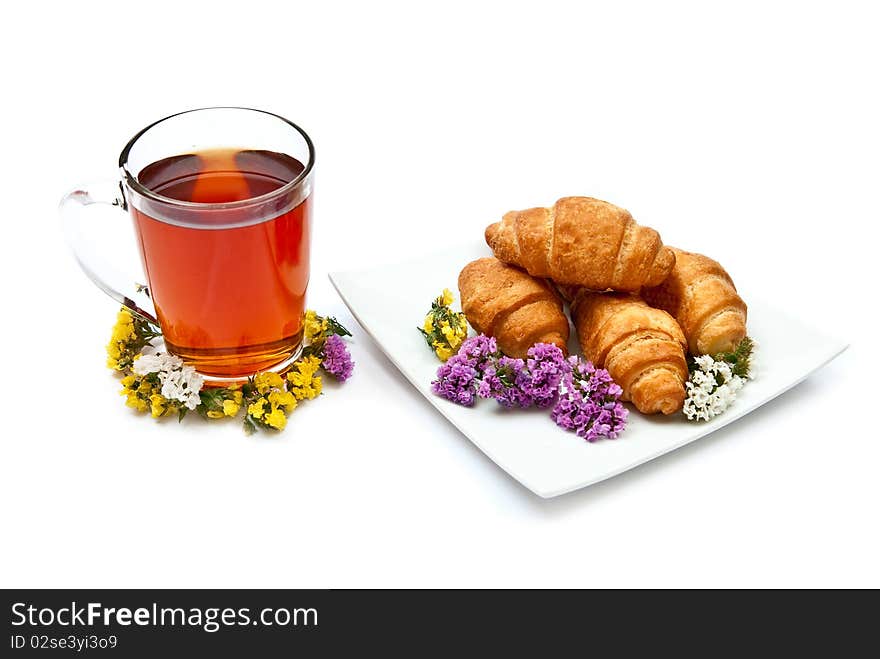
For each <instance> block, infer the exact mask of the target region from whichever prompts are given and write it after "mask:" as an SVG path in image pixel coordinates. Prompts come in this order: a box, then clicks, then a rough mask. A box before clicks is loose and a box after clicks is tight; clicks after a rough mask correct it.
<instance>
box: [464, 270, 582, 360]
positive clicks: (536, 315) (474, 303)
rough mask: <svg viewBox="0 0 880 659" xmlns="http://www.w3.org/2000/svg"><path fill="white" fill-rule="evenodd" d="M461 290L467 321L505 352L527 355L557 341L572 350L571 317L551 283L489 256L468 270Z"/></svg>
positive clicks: (514, 355)
mask: <svg viewBox="0 0 880 659" xmlns="http://www.w3.org/2000/svg"><path fill="white" fill-rule="evenodd" d="M458 290H459V292H460V293H461V309H462V311H464V314H465V316H467V319H468V322H469V323H470V324H471V326H472V327H473V328H474V329H475V330H477V331H478V332H482V333H483V334H487V335H488V336H494V337H495V340H496V341H497V342H498V347H499V348H500V349H501V351H502V352H504V353H505V354H507V355H510V356H511V357H525V356H526V353H527V352H528V349H529V348H531V347H532V346H533V345H534V344H535V343H553V344H555V345H557V346H559V347H560V348H561V349H562V351H563V352H567V348H566V344H567V343H568V332H569V326H568V319H567V318H566V317H565V314H564V313H563V312H562V300H560V299H559V296H557V295H556V293H555V292H554V291H553V290H552V289H551V288H550V286H549V285H548V284H547V283H546V282H544V281H541V280H539V279H535V278H534V277H531V276H530V275H529V274H528V273H526V272H523V271H522V270H520V269H519V268H514V267H512V266H509V265H506V264H504V263H502V262H501V261H499V260H498V259H494V258H491V257H489V258H483V259H477V260H476V261H472V262H471V263H468V264H467V265H466V266H465V267H464V269H463V270H462V271H461V274H460V275H459V276H458Z"/></svg>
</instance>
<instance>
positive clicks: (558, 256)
mask: <svg viewBox="0 0 880 659" xmlns="http://www.w3.org/2000/svg"><path fill="white" fill-rule="evenodd" d="M486 242H487V243H488V244H489V247H491V248H492V251H493V252H494V254H495V256H496V257H498V258H499V259H501V260H502V261H504V262H505V263H512V264H513V265H518V266H520V267H521V268H524V269H525V270H527V271H528V272H529V274H531V275H533V276H535V277H548V278H550V279H553V280H554V281H556V282H558V283H561V284H573V285H576V286H585V287H586V288H590V289H593V290H596V291H604V290H607V289H612V290H616V291H629V292H637V291H638V290H639V289H640V288H642V287H643V286H656V285H658V284H660V283H661V282H662V281H663V280H664V279H666V277H667V276H668V275H669V272H670V271H671V270H672V266H673V265H674V264H675V256H674V254H673V253H672V251H671V250H670V249H669V248H668V247H664V246H663V243H662V242H661V240H660V235H659V234H658V233H657V232H656V231H654V230H653V229H649V228H648V227H643V226H640V225H639V224H636V221H635V220H633V218H632V215H630V214H629V211H626V210H624V209H623V208H618V207H617V206H615V205H613V204H609V203H608V202H606V201H601V200H599V199H593V198H591V197H564V198H562V199H560V200H559V201H557V202H556V203H555V204H554V205H553V206H552V207H550V208H530V209H528V210H524V211H511V212H509V213H507V214H506V215H504V217H503V218H502V220H501V222H496V223H494V224H490V225H489V226H488V227H487V228H486Z"/></svg>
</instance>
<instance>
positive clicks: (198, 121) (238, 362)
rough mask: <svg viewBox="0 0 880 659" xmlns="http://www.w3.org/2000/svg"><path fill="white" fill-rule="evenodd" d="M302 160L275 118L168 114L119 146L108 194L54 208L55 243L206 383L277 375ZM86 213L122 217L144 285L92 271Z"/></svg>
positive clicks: (297, 262) (105, 267)
mask: <svg viewBox="0 0 880 659" xmlns="http://www.w3.org/2000/svg"><path fill="white" fill-rule="evenodd" d="M314 160H315V151H314V147H313V145H312V141H311V140H310V139H309V137H308V135H306V133H305V132H304V131H303V130H302V129H301V128H299V127H298V126H296V125H295V124H293V123H292V122H290V121H288V120H287V119H284V118H283V117H280V116H278V115H275V114H272V113H269V112H264V111H261V110H252V109H247V108H228V107H217V108H204V109H199V110H190V111H187V112H181V113H179V114H175V115H172V116H170V117H166V118H165V119H161V120H159V121H157V122H155V123H153V124H151V125H149V126H147V127H146V128H144V129H143V130H141V131H140V132H139V133H137V135H135V136H134V137H133V138H132V139H131V141H129V143H128V144H127V145H126V146H125V148H124V149H123V150H122V153H121V154H120V156H119V169H120V177H121V180H120V181H119V182H117V183H113V184H107V183H105V184H99V185H94V186H85V187H84V188H80V189H77V190H73V191H72V192H70V193H69V194H67V195H66V196H65V197H64V198H63V199H62V201H61V214H62V218H63V222H64V227H65V231H66V233H67V237H68V242H69V243H70V245H71V247H72V249H73V251H74V254H75V255H76V258H77V260H78V261H79V263H80V266H81V267H82V269H83V270H84V271H85V273H86V274H87V275H88V276H89V277H90V278H91V279H92V281H94V282H95V284H97V285H98V287H99V288H101V289H102V290H103V291H104V292H106V293H108V294H109V295H110V296H111V297H112V298H113V299H115V300H117V301H118V302H120V303H121V304H123V305H125V306H126V307H128V308H129V309H131V310H133V311H135V312H137V313H139V314H141V315H142V316H145V317H146V318H148V319H150V320H152V321H154V322H157V323H158V324H159V326H160V327H161V329H162V334H163V339H164V341H165V349H167V350H168V352H170V353H172V354H175V355H177V356H179V357H180V358H181V359H183V360H184V361H185V362H186V363H188V364H190V365H192V366H194V367H195V368H196V370H197V371H199V372H200V373H201V374H203V375H204V376H205V377H206V379H207V380H208V381H209V382H212V383H218V384H222V383H229V382H236V381H241V380H243V379H244V378H246V377H248V376H250V375H253V374H254V373H256V372H258V371H283V370H284V369H286V368H287V367H288V366H289V365H290V364H291V363H292V362H293V361H294V360H295V359H296V358H297V357H298V356H299V354H300V352H301V348H302V338H303V314H304V311H305V297H306V289H307V286H308V281H309V246H310V238H311V192H312V179H313V174H312V170H313V165H314ZM95 204H106V205H111V206H116V207H118V208H120V209H121V210H123V211H129V212H130V215H131V218H132V220H133V224H134V229H135V237H136V239H137V245H138V248H139V251H140V257H141V264H142V266H143V272H144V274H145V275H146V284H143V283H137V282H135V281H131V280H130V278H126V277H125V276H124V275H121V274H120V272H121V270H120V269H119V268H116V267H114V266H113V265H112V264H111V260H109V259H105V254H104V253H103V252H104V251H107V249H109V248H105V249H104V250H102V249H101V248H99V247H98V244H99V242H100V241H99V240H98V239H99V238H100V237H101V236H100V235H96V229H97V228H98V227H99V224H98V223H97V222H95V221H94V220H95V214H94V213H93V212H92V211H93V209H94V208H95V206H94V205H95ZM113 251H115V252H116V253H117V254H118V253H126V251H125V250H117V249H115V246H114V249H113ZM128 251H129V252H130V250H128Z"/></svg>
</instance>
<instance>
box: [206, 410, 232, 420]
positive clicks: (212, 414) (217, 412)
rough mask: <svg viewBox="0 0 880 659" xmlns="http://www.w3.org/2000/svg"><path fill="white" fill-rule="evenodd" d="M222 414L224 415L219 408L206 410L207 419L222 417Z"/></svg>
mask: <svg viewBox="0 0 880 659" xmlns="http://www.w3.org/2000/svg"><path fill="white" fill-rule="evenodd" d="M224 416H226V415H225V414H224V413H223V412H221V411H220V410H208V418H209V419H222V418H223V417H224ZM229 416H232V415H229Z"/></svg>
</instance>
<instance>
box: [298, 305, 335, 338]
mask: <svg viewBox="0 0 880 659" xmlns="http://www.w3.org/2000/svg"><path fill="white" fill-rule="evenodd" d="M328 326H329V323H328V322H327V319H326V318H321V317H320V316H319V315H318V314H316V313H315V312H314V311H312V310H311V309H309V310H308V311H306V315H305V317H304V318H303V334H304V338H305V340H306V343H311V342H312V341H313V340H314V339H315V337H316V336H320V335H321V334H323V333H324V332H325V331H326V330H327V327H328Z"/></svg>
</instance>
